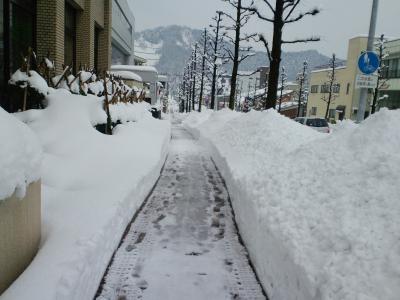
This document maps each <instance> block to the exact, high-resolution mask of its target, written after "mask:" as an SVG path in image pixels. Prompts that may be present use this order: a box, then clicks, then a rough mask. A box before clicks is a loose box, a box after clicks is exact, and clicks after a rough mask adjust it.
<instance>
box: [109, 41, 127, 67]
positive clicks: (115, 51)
mask: <svg viewBox="0 0 400 300" xmlns="http://www.w3.org/2000/svg"><path fill="white" fill-rule="evenodd" d="M111 47H112V51H111V62H112V64H113V65H126V64H127V63H128V56H127V55H126V54H124V52H122V51H121V50H120V49H119V48H118V47H117V46H115V45H114V44H112V45H111Z"/></svg>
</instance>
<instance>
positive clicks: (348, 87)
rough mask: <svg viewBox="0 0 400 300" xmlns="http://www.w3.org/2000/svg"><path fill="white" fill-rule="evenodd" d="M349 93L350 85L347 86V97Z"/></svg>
mask: <svg viewBox="0 0 400 300" xmlns="http://www.w3.org/2000/svg"><path fill="white" fill-rule="evenodd" d="M349 93H350V83H348V84H347V87H346V95H348V94H349Z"/></svg>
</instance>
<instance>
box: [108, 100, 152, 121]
mask: <svg viewBox="0 0 400 300" xmlns="http://www.w3.org/2000/svg"><path fill="white" fill-rule="evenodd" d="M109 107H110V115H111V120H112V121H113V122H116V121H120V122H121V123H126V122H137V121H138V120H141V119H143V118H145V117H148V118H151V117H152V116H151V113H150V110H151V105H150V104H148V103H147V102H141V103H123V102H119V103H117V104H113V105H110V106H109Z"/></svg>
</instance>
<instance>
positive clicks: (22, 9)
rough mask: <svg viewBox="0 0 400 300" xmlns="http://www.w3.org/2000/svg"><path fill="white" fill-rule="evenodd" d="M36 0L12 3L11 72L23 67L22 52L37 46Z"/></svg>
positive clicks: (24, 52)
mask: <svg viewBox="0 0 400 300" xmlns="http://www.w3.org/2000/svg"><path fill="white" fill-rule="evenodd" d="M35 20H36V16H35V1H33V0H23V1H21V0H19V1H11V4H10V73H14V72H15V71H16V70H18V69H19V68H20V67H21V63H22V61H21V53H22V54H26V53H27V52H28V47H32V48H35V31H34V29H35Z"/></svg>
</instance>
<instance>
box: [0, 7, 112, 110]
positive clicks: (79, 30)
mask: <svg viewBox="0 0 400 300" xmlns="http://www.w3.org/2000/svg"><path fill="white" fill-rule="evenodd" d="M111 9H112V0H68V1H65V0H0V69H1V70H0V105H1V106H2V107H4V108H5V109H7V110H9V111H12V110H13V103H12V102H11V100H9V99H8V92H7V82H8V80H9V78H10V76H11V74H12V73H14V72H15V71H16V70H17V69H19V68H20V66H21V62H22V61H21V53H25V54H27V50H28V47H32V48H33V49H34V51H35V53H36V55H37V58H38V59H39V60H41V59H42V58H43V57H45V56H49V58H50V59H51V60H54V63H55V68H56V71H57V72H58V73H61V72H62V69H63V67H62V66H63V64H65V65H68V66H72V67H73V70H74V71H75V72H76V70H78V69H79V67H80V66H82V67H83V66H86V67H94V68H95V69H97V70H108V69H109V66H110V64H111Z"/></svg>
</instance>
